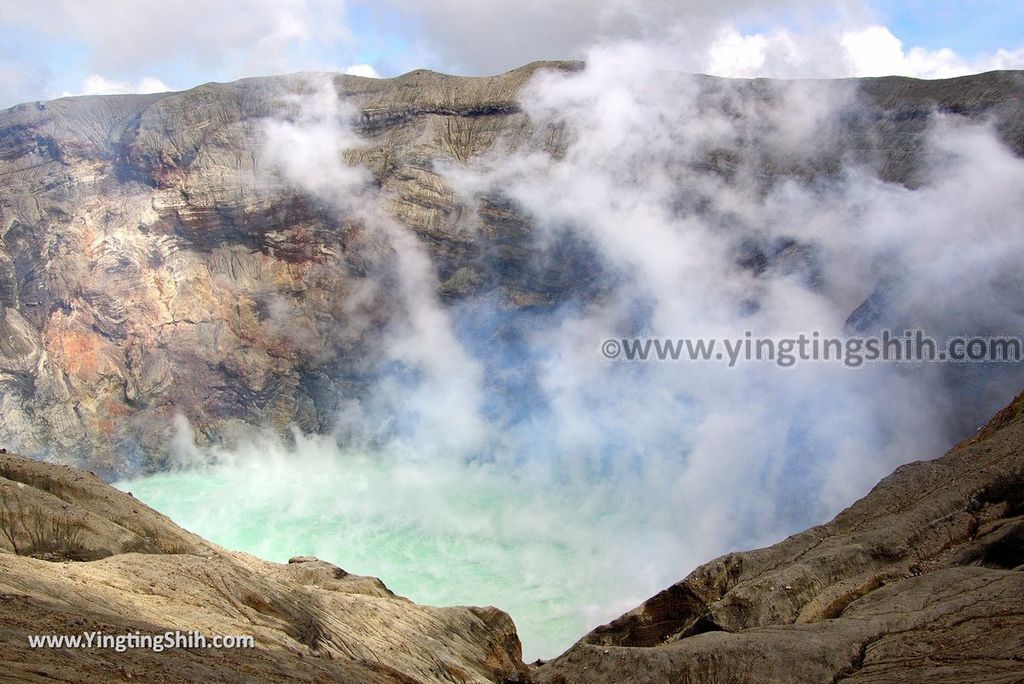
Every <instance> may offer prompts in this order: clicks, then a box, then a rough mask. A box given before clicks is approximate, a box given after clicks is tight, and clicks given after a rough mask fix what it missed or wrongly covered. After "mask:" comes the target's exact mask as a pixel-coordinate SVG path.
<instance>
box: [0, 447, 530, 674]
mask: <svg viewBox="0 0 1024 684" xmlns="http://www.w3.org/2000/svg"><path fill="white" fill-rule="evenodd" d="M83 560H88V561H90V562H76V561H83ZM292 560H293V562H291V563H289V564H287V565H279V564H275V563H268V562H265V561H262V560H259V559H257V558H254V557H252V556H248V555H246V554H241V553H233V552H230V551H227V550H225V549H222V548H220V547H217V546H215V545H213V544H210V543H208V542H206V541H205V540H203V539H201V538H199V537H196V536H195V535H193V534H190V533H188V532H186V531H184V530H182V529H181V528H179V527H177V526H176V525H174V523H172V522H171V521H170V520H168V519H167V518H166V517H164V516H162V515H160V514H159V513H157V512H156V511H153V510H152V509H150V508H148V507H147V506H145V505H144V504H141V503H140V502H138V501H137V500H135V499H134V498H132V496H131V495H129V494H125V493H123V492H119V491H117V490H115V489H113V488H111V487H109V486H107V485H105V484H103V483H102V482H101V481H100V480H99V479H98V478H96V477H95V476H93V475H90V474H88V473H85V472H83V471H79V470H76V469H74V468H70V467H67V466H56V465H48V464H44V463H39V462H37V461H32V460H29V459H23V458H20V457H17V456H11V455H3V456H0V671H2V672H3V673H4V674H3V680H4V681H12V682H13V681H18V682H21V681H24V682H35V681H44V680H45V681H53V680H58V681H76V682H110V681H127V680H130V679H135V680H137V681H147V682H163V681H167V682H174V681H224V682H227V681H232V682H234V681H237V682H252V681H268V682H270V681H282V682H283V681H345V682H403V683H407V682H412V681H415V682H488V681H504V680H505V679H506V678H515V677H518V676H519V673H520V672H525V667H524V666H523V664H522V662H521V660H520V657H521V655H520V645H519V639H518V637H517V636H516V632H515V627H514V625H513V624H512V620H511V619H510V618H509V617H508V615H506V614H505V613H503V612H501V611H500V610H498V609H496V608H461V607H460V608H431V607H427V606H419V605H416V604H414V603H412V602H411V601H409V600H407V599H404V598H401V597H398V596H395V595H394V594H393V593H392V592H391V591H389V590H388V589H387V587H385V586H384V584H383V583H382V582H381V581H380V580H378V579H376V578H371V577H359V576H355V575H350V574H349V573H347V572H345V571H344V570H342V569H341V568H338V567H336V566H334V565H331V564H329V563H325V562H323V561H318V560H316V559H315V558H296V559H292ZM169 630H180V631H181V632H189V631H195V632H199V633H202V634H203V635H204V636H206V637H208V638H212V637H214V636H225V635H250V636H253V637H254V638H255V643H256V648H255V649H238V650H233V649H219V650H214V649H172V650H168V651H164V652H162V653H154V652H152V651H149V650H145V649H139V650H131V651H127V652H125V653H117V652H115V651H114V650H110V649H107V650H102V649H78V650H75V649H65V648H61V649H31V648H30V647H29V642H28V636H29V635H34V634H66V635H79V634H83V633H85V632H104V633H106V634H109V635H123V634H126V633H129V632H131V633H134V632H136V631H139V632H141V633H143V634H147V635H155V634H164V633H165V632H167V631H169Z"/></svg>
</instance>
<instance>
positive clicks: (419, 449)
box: [131, 43, 1024, 656]
mask: <svg viewBox="0 0 1024 684" xmlns="http://www.w3.org/2000/svg"><path fill="white" fill-rule="evenodd" d="M675 67H676V65H675V64H674V62H673V51H672V49H670V48H668V47H666V46H660V45H650V44H640V43H622V44H619V45H616V46H612V47H604V48H600V49H595V50H592V51H591V52H590V54H589V55H588V60H587V68H586V69H585V70H583V71H581V72H574V73H564V72H541V73H539V74H538V75H537V77H535V79H534V81H533V82H532V83H531V84H530V86H529V87H528V89H527V90H526V91H525V92H524V93H523V94H522V96H521V104H522V107H523V108H524V111H525V112H526V114H527V115H528V117H529V120H530V122H531V126H532V130H533V132H534V134H533V136H532V137H531V138H530V139H529V140H527V141H526V142H523V143H522V144H519V145H517V146H516V147H514V148H512V149H508V148H504V147H503V148H500V149H498V148H496V149H494V150H492V151H491V152H490V153H487V154H484V155H482V156H480V157H477V158H475V159H473V160H471V161H470V162H468V163H466V164H456V163H454V162H452V163H451V164H448V165H445V164H440V163H439V164H438V165H436V167H435V171H437V172H438V173H440V174H441V175H442V176H443V177H444V179H445V181H446V183H447V184H448V185H449V186H450V187H451V188H452V189H453V190H454V191H455V192H456V194H457V196H458V197H459V198H460V200H461V201H462V202H464V203H465V204H466V206H467V211H469V212H472V211H480V210H482V208H483V207H484V204H485V202H487V201H493V198H495V197H496V196H500V197H501V198H502V200H503V201H506V202H508V203H510V204H511V206H514V207H515V208H516V210H517V211H518V212H519V213H520V214H521V215H523V216H525V217H527V218H528V221H529V224H530V225H531V227H532V237H531V240H532V241H533V243H532V245H533V249H534V250H535V254H536V260H537V261H538V262H544V263H539V264H538V272H541V271H544V270H545V269H548V270H550V268H551V263H550V262H549V261H545V260H546V259H549V258H550V257H549V256H548V255H550V254H551V253H553V252H555V251H558V250H565V249H570V250H571V251H572V253H573V255H574V258H573V259H569V260H567V261H565V262H563V263H564V268H565V269H568V272H567V273H563V274H562V275H563V276H564V277H565V278H568V279H569V280H570V282H571V283H573V284H574V286H573V287H570V288H568V289H567V290H566V292H565V293H563V294H562V295H560V297H559V298H557V301H550V302H546V303H545V304H544V305H543V306H535V307H532V308H526V309H515V308H510V307H509V306H508V305H507V304H508V302H507V299H505V298H504V297H503V296H502V293H500V292H493V291H491V292H487V293H486V294H480V295H475V296H470V297H466V298H463V299H461V300H459V301H458V302H457V303H454V304H452V303H446V302H444V301H443V300H442V299H441V298H440V296H439V295H438V294H437V293H438V290H439V279H438V274H437V272H436V270H435V267H434V264H433V263H432V262H431V259H430V256H429V254H428V252H427V250H426V248H425V247H424V245H423V244H422V243H421V242H420V240H419V238H418V237H417V236H416V234H415V233H413V232H412V231H411V230H409V229H408V228H406V227H405V226H403V225H401V224H400V223H398V222H396V221H395V220H394V219H393V218H391V217H390V216H389V215H387V213H386V212H385V211H384V209H383V206H384V205H385V202H383V201H382V198H381V197H380V190H379V188H377V186H376V185H375V184H374V183H373V179H372V177H371V175H370V173H369V172H368V171H366V170H364V169H361V168H357V167H353V166H351V165H349V164H347V163H346V162H345V152H346V150H351V149H353V148H356V147H358V146H359V145H361V144H362V140H361V139H360V137H359V135H358V134H357V133H356V132H355V129H354V128H353V125H354V124H353V122H354V121H355V120H356V118H357V117H356V114H357V113H356V112H355V111H353V110H352V109H351V108H350V107H349V105H348V104H347V103H346V101H345V100H344V98H340V97H339V96H338V95H337V94H336V93H335V91H334V90H333V87H332V86H331V84H330V82H329V81H325V82H324V83H322V84H320V85H319V86H318V87H315V88H313V89H312V90H311V91H310V92H309V93H308V94H307V95H304V96H302V97H300V98H298V99H297V100H295V101H294V102H292V103H291V104H292V106H293V107H294V112H293V113H294V116H292V117H291V118H289V119H288V120H277V121H273V122H269V123H268V125H267V127H266V135H267V145H266V148H265V153H266V158H267V161H268V164H269V167H270V168H273V169H274V171H275V173H276V175H277V176H276V177H278V178H279V179H280V180H281V181H282V182H285V183H288V184H290V185H292V186H294V187H295V188H296V189H297V191H299V192H302V193H304V194H307V195H308V196H310V197H312V198H315V199H316V200H317V201H319V202H321V203H323V204H324V205H325V206H329V207H331V209H332V210H333V211H335V212H338V213H339V214H342V215H344V216H345V217H346V220H351V221H355V222H358V223H360V224H361V225H364V226H366V227H367V229H368V230H369V231H371V232H372V233H373V234H374V235H375V236H376V239H378V240H379V241H380V242H381V244H382V245H383V248H382V249H381V250H380V252H379V261H378V262H377V263H376V264H375V265H374V266H375V267H374V269H371V276H370V277H367V278H365V279H363V281H361V282H362V284H361V285H360V287H361V288H363V289H362V290H356V291H352V292H349V293H347V294H346V297H349V298H351V300H352V301H353V302H354V304H353V307H354V308H353V317H352V321H353V326H360V325H362V324H360V323H359V317H358V316H357V312H358V310H362V307H363V304H364V303H365V302H368V301H373V302H378V301H381V300H382V299H386V300H387V302H388V306H387V312H388V315H387V321H386V324H385V325H384V326H382V327H377V328H374V327H373V326H370V325H369V324H365V325H362V327H361V328H359V329H360V334H367V335H375V336H376V337H375V342H376V344H377V346H378V349H379V356H378V357H377V358H375V359H373V362H374V364H375V372H374V377H375V382H374V383H373V384H372V386H371V387H370V388H369V389H368V390H367V391H366V392H365V393H364V394H363V395H361V396H358V397H353V398H348V399H347V400H346V402H344V403H343V405H342V406H343V408H342V410H341V412H340V414H339V416H338V427H337V429H336V431H335V434H333V435H329V436H320V437H314V436H303V435H295V436H294V439H293V440H290V441H282V440H280V439H278V438H276V437H273V436H268V435H253V436H252V437H251V438H250V439H248V440H247V441H244V442H243V443H242V444H241V445H239V446H237V447H235V448H233V449H224V448H212V449H206V450H198V449H196V448H195V447H194V446H193V445H191V444H190V443H183V444H182V445H181V448H180V451H181V453H182V455H183V458H184V456H185V455H186V454H187V455H188V461H189V463H190V464H193V467H194V463H195V462H196V460H197V459H198V460H199V461H203V462H206V463H207V465H206V466H205V469H204V470H199V471H196V470H194V469H193V470H190V471H186V472H180V473H165V474H162V475H157V476H155V477H154V478H151V479H150V480H149V481H148V484H147V483H138V482H136V483H132V485H131V486H132V488H133V490H134V491H135V492H136V493H138V494H140V495H142V496H143V498H147V500H148V501H149V502H150V503H154V504H156V505H157V506H158V507H159V508H161V509H162V510H165V511H166V512H168V513H170V514H172V515H173V516H174V517H175V518H177V519H179V520H181V521H182V522H183V523H185V524H186V525H188V526H190V527H192V528H193V529H196V530H197V531H199V532H202V533H204V534H206V535H208V536H212V537H213V538H214V539H216V540H217V541H220V542H222V543H226V544H231V545H237V546H242V547H245V548H247V549H248V550H251V551H254V552H256V553H261V554H263V555H266V556H268V557H272V558H276V559H281V558H282V557H283V556H286V555H287V554H289V553H292V554H294V553H315V554H317V555H320V556H321V557H324V558H326V559H328V560H331V561H334V562H337V563H339V564H341V565H343V566H345V567H347V568H348V569H350V570H353V571H356V572H365V573H373V574H376V575H379V576H382V577H383V579H384V580H385V581H386V582H388V583H389V585H391V586H392V587H393V588H394V589H396V590H398V591H399V592H400V593H405V594H407V595H411V597H412V598H414V599H416V600H420V601H433V602H440V603H489V604H495V605H498V606H500V607H502V608H505V609H507V610H509V611H510V612H511V613H512V615H513V617H514V618H515V619H516V620H517V623H518V625H519V628H520V632H521V634H522V636H523V638H524V642H525V644H526V648H527V655H528V656H551V655H554V654H555V653H557V652H558V651H559V650H561V649H563V648H564V647H566V646H568V645H569V643H570V641H571V640H572V639H573V638H575V637H577V636H579V635H580V634H581V633H582V632H583V631H584V630H585V629H587V628H590V627H593V626H595V625H596V624H599V623H600V622H603V621H607V620H608V619H610V618H613V617H615V616H616V615H618V614H619V613H621V612H622V611H623V610H625V609H627V608H629V607H631V606H632V605H634V604H635V603H637V602H639V601H640V600H642V599H643V598H645V597H646V596H648V595H650V594H652V593H654V592H655V591H657V590H659V589H661V588H663V587H664V586H666V585H667V584H669V583H671V582H674V581H676V580H678V579H680V578H681V577H683V576H684V575H685V574H686V573H687V572H688V571H690V570H691V569H693V568H694V567H695V566H696V565H698V564H699V563H700V562H703V561H706V560H708V559H710V558H711V557H713V556H715V555H717V554H719V553H722V552H725V551H727V550H732V549H736V548H748V547H753V546H757V545H763V544H767V543H769V542H772V541H775V540H777V539H779V538H780V537H782V536H784V535H786V534H788V533H791V532H794V531H796V530H797V529H800V528H802V527H805V526H807V525H809V524H813V523H817V522H821V521H823V520H825V519H826V518H827V517H829V516H830V515H833V514H834V513H836V512H837V511H838V510H839V509H840V508H842V507H843V506H845V505H847V504H849V503H850V502H852V501H853V500H854V499H855V498H856V497H858V496H860V495H863V494H864V493H865V492H866V491H867V490H868V488H869V487H870V486H871V485H873V484H874V483H875V482H876V481H877V480H878V479H879V478H880V477H882V476H884V475H885V474H887V473H888V472H889V471H890V470H892V468H893V467H894V466H896V465H898V464H901V463H905V462H908V461H911V460H915V459H921V458H930V457H934V456H936V455H938V454H940V453H941V452H942V450H943V449H944V448H947V447H948V446H949V445H950V444H951V443H952V442H953V441H954V440H955V439H957V438H959V437H962V436H965V435H966V434H968V433H969V431H970V430H971V429H973V428H974V427H976V426H977V424H978V421H979V420H981V419H982V417H983V416H985V415H986V414H988V413H990V412H991V411H992V410H993V409H994V408H997V407H998V406H999V405H1001V404H1002V403H1004V402H1005V401H1006V400H1007V399H1008V397H1009V396H1011V395H1012V392H1013V391H1014V390H1015V389H1017V388H1018V387H1019V383H1020V380H1021V377H1020V375H1021V374H1020V370H1019V368H1017V367H1008V366H1003V367H1000V368H988V369H971V372H970V373H964V372H958V373H953V372H951V371H950V370H949V369H944V368H939V367H937V366H930V367H929V366H913V367H910V366H900V365H875V366H870V367H862V368H860V369H858V370H850V369H846V368H842V367H841V366H837V365H827V364H802V365H797V366H795V367H793V368H790V369H781V368H778V367H775V366H773V365H768V364H766V365H756V364H751V365H743V366H740V367H738V368H733V369H730V368H727V367H726V366H725V365H724V364H712V363H707V364H700V363H675V364H673V363H655V364H617V363H613V362H609V361H608V360H607V359H605V358H603V357H602V356H601V354H600V353H599V344H600V341H601V340H603V339H605V338H608V337H614V336H619V335H641V334H642V335H659V336H676V337H679V336H689V337H693V336H704V337H712V336H726V337H730V338H735V337H739V336H741V335H742V334H743V331H746V330H753V331H756V332H757V334H759V335H764V336H771V335H778V336H793V335H795V334H798V333H801V332H810V331H821V333H822V334H824V335H840V334H842V333H843V331H844V329H847V328H848V327H849V326H850V325H852V324H853V323H851V321H849V320H848V319H849V317H850V314H851V312H853V311H854V310H855V309H857V307H858V306H859V305H860V304H861V303H862V302H864V301H865V300H866V299H868V298H869V297H873V298H874V300H875V301H877V302H880V304H879V307H878V308H879V309H880V311H881V313H879V314H877V316H876V317H875V318H873V319H869V320H860V321H857V322H856V324H857V325H863V326H868V327H871V326H874V327H879V326H887V327H893V328H894V329H901V328H902V327H907V328H909V327H920V328H925V329H927V330H928V331H929V332H930V333H931V334H933V335H936V336H943V335H955V334H970V335H973V334H1010V333H1016V332H1018V331H1020V329H1021V324H1022V318H1024V309H1022V305H1021V303H1020V302H1021V301H1022V299H1021V296H1020V295H1021V292H1022V282H1021V279H1020V276H1019V264H1020V263H1021V259H1022V257H1024V243H1022V240H1024V238H1022V236H1024V231H1021V230H1019V228H1020V222H1021V218H1020V217H1021V216H1024V193H1022V191H1021V188H1024V162H1022V161H1021V160H1020V159H1018V158H1016V157H1015V156H1014V155H1013V154H1012V153H1011V152H1010V151H1009V150H1008V149H1007V148H1006V147H1004V146H1003V145H1002V143H1000V142H999V140H998V138H997V136H996V134H995V133H994V132H993V130H992V129H991V127H990V126H987V125H966V124H964V123H962V122H959V121H957V120H955V119H953V118H946V117H942V116H936V117H935V118H934V120H933V123H932V124H931V125H930V128H929V130H927V131H926V132H925V133H924V134H923V135H924V136H925V138H924V141H923V143H922V144H923V145H924V148H925V149H926V150H927V151H928V153H927V154H926V155H925V156H924V157H923V161H922V167H921V170H920V173H919V174H918V176H917V177H916V178H915V179H914V183H913V184H912V187H908V186H906V185H903V184H899V183H892V182H886V181H884V180H881V179H880V178H879V175H878V172H877V166H878V159H879V157H878V155H879V154H880V153H881V151H880V150H877V149H874V148H872V147H871V144H870V143H871V142H872V141H871V140H867V142H866V144H864V145H849V146H847V147H848V149H849V150H854V149H856V150H858V151H857V152H856V153H854V152H852V151H848V152H844V153H843V154H841V155H838V156H837V154H836V150H837V149H842V148H843V146H842V145H840V144H838V143H837V140H840V139H842V137H843V136H847V137H849V136H856V135H868V134H867V133H864V130H865V129H863V128H858V125H857V124H858V116H859V115H861V114H862V113H863V110H862V105H861V103H860V101H859V99H858V97H859V96H858V92H857V90H856V85H854V84H850V83H812V82H790V83H778V84H774V85H771V84H766V83H763V82H739V83H736V82H733V83H728V82H721V81H715V80H710V79H702V78H696V77H690V76H683V75H680V74H679V72H678V71H677V70H676V69H675ZM552 141H554V142H552ZM862 142H863V141H862ZM865 150H867V151H866V152H865ZM567 245H568V247H567ZM573 269H575V270H573ZM357 304H358V306H357ZM197 472H198V473H199V474H200V475H199V476H196V473H197ZM147 492H148V496H147ZM189 492H190V493H189Z"/></svg>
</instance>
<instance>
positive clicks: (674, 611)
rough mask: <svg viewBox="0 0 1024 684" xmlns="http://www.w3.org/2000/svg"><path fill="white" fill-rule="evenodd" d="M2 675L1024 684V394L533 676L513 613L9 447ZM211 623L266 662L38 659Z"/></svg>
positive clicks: (202, 654)
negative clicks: (414, 595)
mask: <svg viewBox="0 0 1024 684" xmlns="http://www.w3.org/2000/svg"><path fill="white" fill-rule="evenodd" d="M0 496H2V506H0V672H2V673H3V680H4V681H12V682H42V681H67V682H71V681H74V682H110V681H127V680H133V679H134V680H136V681H146V682H179V681H218V682H236V681H237V682H263V681H268V682H273V681H310V682H313V681H340V682H402V683H403V684H409V683H410V682H487V681H492V682H529V681H533V682H537V683H550V684H568V683H574V682H595V683H596V682H601V683H608V682H622V683H628V682H637V683H639V682H666V681H667V682H695V683H697V682H700V683H704V682H837V681H850V682H896V681H898V682H951V683H952V682H957V683H962V682H1019V681H1021V678H1022V677H1024V609H1022V606H1024V572H1022V570H1024V395H1021V397H1018V398H1017V399H1016V400H1015V401H1014V402H1013V403H1012V404H1011V405H1010V406H1009V407H1007V408H1006V409H1005V410H1004V411H1002V412H1000V413H999V414H998V415H997V416H996V417H995V418H994V419H993V420H992V421H991V422H990V423H989V424H988V425H987V426H986V427H985V428H983V429H982V430H980V431H979V432H978V433H977V434H976V435H975V436H974V437H973V438H971V439H969V440H967V441H965V442H964V443H962V444H960V445H958V446H957V447H955V448H954V449H952V450H951V451H950V452H949V453H948V454H946V455H945V456H944V457H942V458H940V459H938V460H935V461H926V462H917V463H912V464H909V465H906V466H902V467H901V468H899V469H898V470H897V471H896V472H895V473H893V474H892V475H890V476H889V477H887V478H886V479H885V480H883V481H882V482H881V483H880V484H879V485H878V486H877V487H875V489H874V490H873V491H872V492H871V493H870V494H868V495H867V496H866V497H864V498H863V499H862V500H860V501H858V502H857V503H855V504H854V505H853V506H851V507H850V508H848V509H847V510H845V511H843V512H842V513H840V514H839V515H838V516H837V517H836V518H835V519H834V520H833V521H831V522H830V523H828V524H825V525H821V526H819V527H814V528H811V529H809V530H807V531H805V532H802V533H800V534H797V535H794V536H792V537H790V538H789V539H786V540H785V541H783V542H781V543H779V544H777V545H775V546H772V547H770V548H766V549H760V550H756V551H750V552H744V553H733V554H729V555H726V556H723V557H721V558H718V559H716V560H714V561H712V562H710V563H708V564H706V565H704V566H702V567H700V568H698V569H697V570H695V571H694V572H693V573H691V574H690V575H689V576H688V577H687V578H686V579H684V580H683V581H681V582H679V583H678V584H676V585H673V586H672V587H669V588H668V589H666V590H665V591H663V592H661V593H660V594H658V595H657V596H654V597H652V598H651V599H649V600H648V601H646V602H645V603H644V604H642V605H641V606H639V607H637V608H636V609H635V610H632V611H630V612H629V613H627V614H625V615H623V616H622V617H620V618H619V619H617V620H614V621H613V622H611V623H609V624H607V625H604V626H602V627H599V628H597V629H595V630H594V631H593V632H591V633H590V634H588V635H586V636H585V637H583V638H582V639H581V640H580V641H579V642H578V643H577V644H576V645H575V646H573V647H572V648H570V649H569V650H568V651H567V652H566V653H565V654H563V655H562V656H560V657H558V658H556V659H554V660H553V661H551V662H548V663H543V664H540V663H538V664H537V665H535V666H534V667H533V668H532V669H528V668H527V667H526V666H524V665H523V664H522V662H521V660H520V644H519V639H518V637H517V636H516V632H515V627H514V625H513V624H512V621H511V619H510V618H509V617H508V615H506V614H505V613H503V612H502V611H500V610H498V609H496V608H462V607H459V608H430V607H425V606H419V605H416V604H414V603H412V602H411V601H408V600H406V599H403V598H401V597H398V596H395V595H394V594H393V593H392V592H390V591H389V590H388V589H387V588H386V587H385V586H384V584H383V583H381V581H380V580H377V579H374V578H369V577H357V576H354V575H350V574H348V573H346V572H345V571H344V570H342V569H341V568H339V567H337V566H334V565H331V564H329V563H326V562H323V561H319V560H317V559H314V558H295V559H292V562H290V563H289V564H287V565H280V564H276V563H269V562H266V561H262V560H259V559H257V558H254V557H252V556H249V555H246V554H241V553H234V552H231V551H227V550H225V549H223V548H220V547H218V546H216V545H214V544H211V543H209V542H207V541H205V540H203V539H201V538H199V537H197V536H195V535H193V534H190V533H188V532H186V531H184V530H182V529H181V528H179V527H177V526H176V525H174V523H173V522H171V521H170V520H169V519H167V518H166V517H165V516H162V515H160V514H159V513H157V512H156V511H153V510H152V509H150V508H148V507H147V506H145V505H143V504H141V503H140V502H138V501H137V500H136V499H134V498H133V497H132V496H131V495H130V494H127V493H123V492H120V491H118V490H115V489H113V488H111V487H109V486H108V485H106V484H104V483H103V482H102V481H100V480H99V479H98V478H96V477H95V476H93V475H91V474H89V473H86V472H83V471H80V470H77V469H75V468H71V467H69V466H58V465H52V464H46V463H42V462H39V461H34V460H31V459H25V458H21V457H18V456H13V455H0ZM173 629H177V630H182V631H198V632H201V633H203V634H204V635H209V636H213V635H237V634H243V635H253V636H254V637H255V639H256V644H257V648H256V649H255V650H203V649H191V650H189V649H184V650H169V651H164V652H163V653H152V652H149V651H146V650H132V651H128V652H126V653H121V654H119V653H116V652H114V651H112V650H100V649H82V650H71V649H43V650H38V649H35V650H34V649H31V648H29V645H28V643H29V642H28V636H29V635H32V634H39V633H47V634H81V633H83V632H88V631H102V632H105V633H107V634H119V633H122V634H123V633H125V632H128V631H131V632H134V631H139V632H142V633H145V634H160V633H164V632H166V631H167V630H173Z"/></svg>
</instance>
